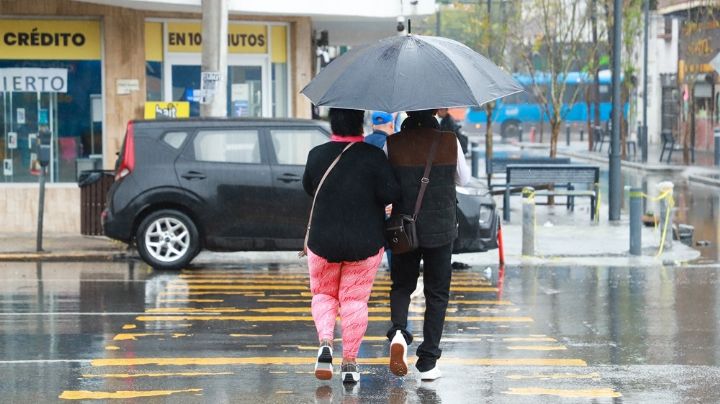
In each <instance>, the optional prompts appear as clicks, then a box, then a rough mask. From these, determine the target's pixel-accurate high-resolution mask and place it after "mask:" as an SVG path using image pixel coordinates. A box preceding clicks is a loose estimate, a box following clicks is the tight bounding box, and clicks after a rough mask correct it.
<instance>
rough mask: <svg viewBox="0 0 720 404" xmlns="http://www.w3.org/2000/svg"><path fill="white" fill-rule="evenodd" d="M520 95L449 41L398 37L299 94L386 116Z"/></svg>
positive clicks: (336, 65)
mask: <svg viewBox="0 0 720 404" xmlns="http://www.w3.org/2000/svg"><path fill="white" fill-rule="evenodd" d="M520 91H523V87H522V86H521V85H520V84H518V83H517V82H516V81H515V79H513V78H512V76H511V75H510V74H508V73H506V72H504V71H503V70H501V69H500V68H499V67H498V66H496V65H495V64H494V63H493V62H491V61H490V60H488V59H487V58H485V57H484V56H482V55H480V54H479V53H477V52H475V51H473V50H472V49H470V48H468V47H467V46H465V45H463V44H461V43H459V42H457V41H453V40H452V39H447V38H442V37H432V36H420V35H402V36H393V37H389V38H385V39H382V40H380V41H378V42H376V43H374V44H370V45H365V46H361V47H357V48H353V49H352V50H350V52H348V53H346V54H344V55H342V56H340V57H338V58H337V59H335V60H334V61H332V63H330V64H329V65H327V66H326V67H325V68H324V69H323V70H322V71H320V73H319V74H318V75H317V76H316V77H315V78H314V79H313V80H312V81H311V82H310V83H309V84H308V85H307V86H306V87H305V88H304V89H303V90H302V93H303V94H305V96H307V97H308V98H309V99H310V100H311V101H312V102H313V103H314V104H315V105H319V106H329V107H337V108H352V109H364V110H380V111H387V112H396V111H417V110H421V109H433V108H446V107H448V108H449V107H466V106H473V105H474V106H480V105H483V104H485V103H487V102H490V101H492V100H495V99H498V98H502V97H505V96H507V95H510V94H514V93H517V92H520Z"/></svg>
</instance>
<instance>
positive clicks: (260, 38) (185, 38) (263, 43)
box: [167, 22, 267, 53]
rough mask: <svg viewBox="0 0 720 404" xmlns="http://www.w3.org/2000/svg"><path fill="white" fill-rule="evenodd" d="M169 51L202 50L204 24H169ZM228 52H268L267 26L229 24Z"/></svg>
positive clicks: (193, 51)
mask: <svg viewBox="0 0 720 404" xmlns="http://www.w3.org/2000/svg"><path fill="white" fill-rule="evenodd" d="M167 28H168V29H167V31H168V33H167V35H168V37H167V44H168V51H169V52H192V53H197V52H201V51H202V33H201V32H202V26H201V25H200V24H199V23H191V22H188V23H180V22H177V23H176V22H171V23H168V24H167ZM228 52H230V53H267V26H265V25H249V24H228Z"/></svg>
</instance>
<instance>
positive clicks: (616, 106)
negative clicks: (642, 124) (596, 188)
mask: <svg viewBox="0 0 720 404" xmlns="http://www.w3.org/2000/svg"><path fill="white" fill-rule="evenodd" d="M621 40H622V1H621V0H613V50H612V52H613V65H612V70H613V71H612V104H613V106H612V139H611V142H610V150H611V151H610V163H609V165H610V167H609V172H610V173H609V174H610V186H609V193H610V198H609V199H610V209H609V220H611V221H615V220H620V204H621V202H622V201H621V198H620V196H621V193H622V183H621V178H620V127H621V125H622V119H623V110H622V104H621V102H620V101H621V100H620V80H621V79H620V77H621V74H622V73H621V71H620V68H621V67H620V61H621V59H620V53H621V52H622V41H621Z"/></svg>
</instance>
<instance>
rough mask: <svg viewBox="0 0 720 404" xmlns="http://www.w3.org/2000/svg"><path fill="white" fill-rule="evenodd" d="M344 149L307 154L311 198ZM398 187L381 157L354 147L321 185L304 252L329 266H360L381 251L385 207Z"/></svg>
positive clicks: (339, 145)
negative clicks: (323, 259) (318, 257)
mask: <svg viewBox="0 0 720 404" xmlns="http://www.w3.org/2000/svg"><path fill="white" fill-rule="evenodd" d="M345 146H347V143H345V142H329V143H325V144H323V145H320V146H318V147H315V148H314V149H312V150H310V153H309V154H308V160H307V165H306V166H305V174H304V175H303V187H304V188H305V192H307V193H308V195H310V196H312V195H314V194H315V190H316V189H317V186H318V184H319V183H320V180H321V179H322V177H323V174H324V173H325V171H326V170H327V168H328V167H329V166H330V164H331V163H332V161H333V160H334V159H335V157H337V155H338V154H340V152H341V151H342V149H344V148H345ZM399 197H400V186H399V184H398V182H397V180H396V179H395V175H394V174H393V170H392V167H391V166H390V163H389V162H388V160H387V158H386V157H385V154H384V153H383V151H382V150H380V149H378V148H377V147H375V146H373V145H371V144H368V143H363V142H358V143H357V144H355V145H353V146H352V147H351V148H350V149H349V150H348V151H347V152H345V154H343V156H342V157H341V158H340V161H339V162H338V164H337V165H336V166H335V168H333V170H332V172H331V173H330V174H329V175H328V177H327V179H325V183H324V184H323V186H322V188H321V189H320V192H319V193H318V196H317V199H316V201H315V210H314V212H313V218H312V223H311V225H310V237H309V239H308V248H309V249H310V250H312V251H313V252H314V253H315V254H317V255H319V256H321V257H323V258H325V259H327V260H328V261H330V262H342V261H360V260H363V259H366V258H368V257H371V256H373V255H375V254H377V252H378V251H379V250H380V248H381V247H383V246H384V245H385V236H384V222H385V205H387V204H390V203H393V202H395V201H396V200H398V199H399Z"/></svg>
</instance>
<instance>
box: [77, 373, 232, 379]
mask: <svg viewBox="0 0 720 404" xmlns="http://www.w3.org/2000/svg"><path fill="white" fill-rule="evenodd" d="M234 374H235V373H233V372H174V373H105V374H84V375H82V377H83V378H85V379H135V378H140V377H202V376H222V375H234Z"/></svg>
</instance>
